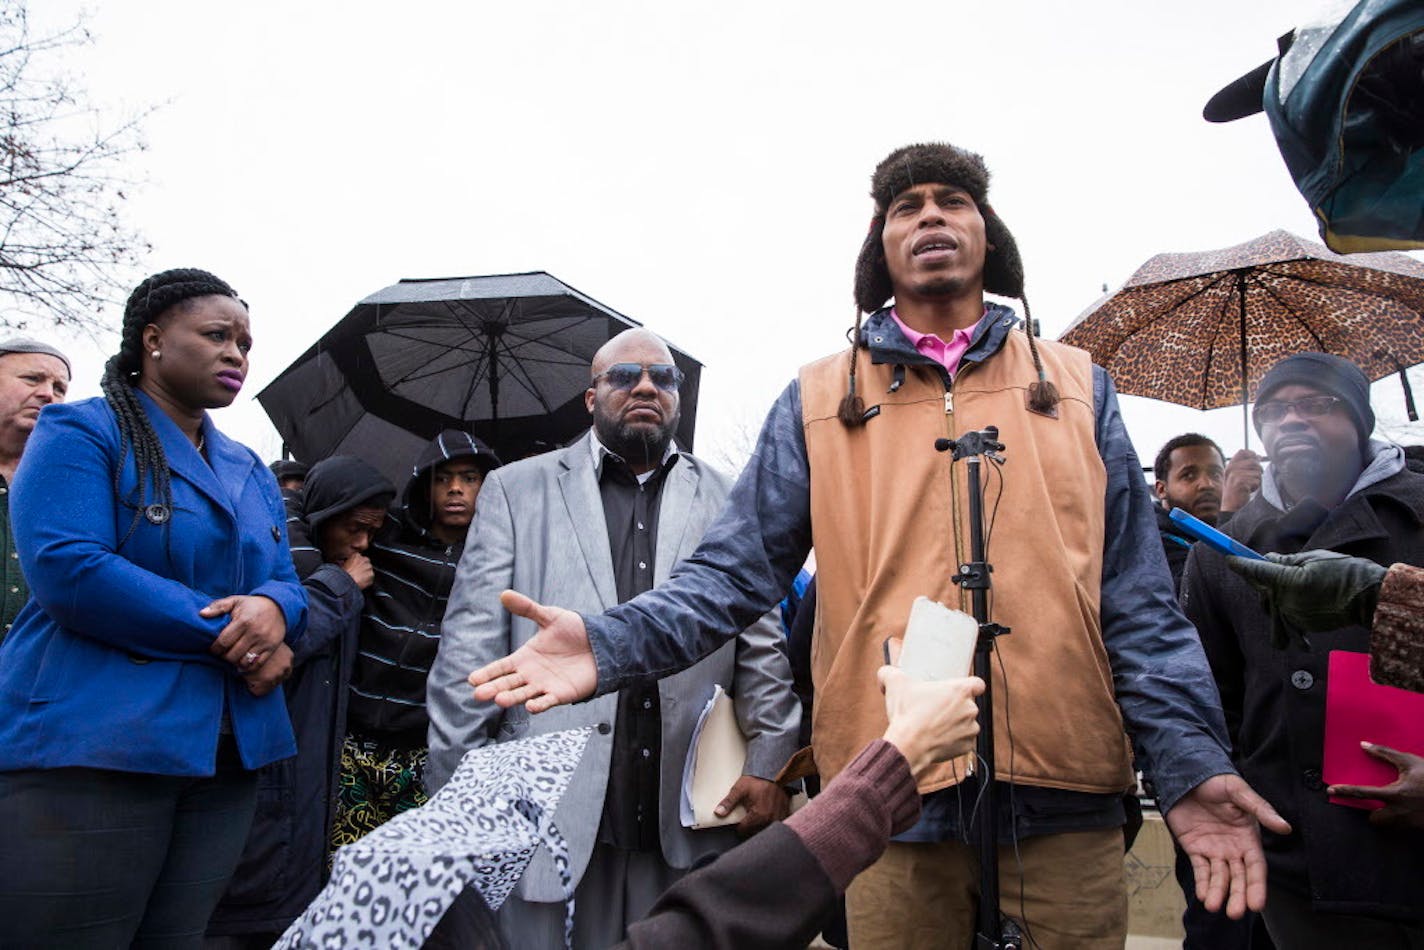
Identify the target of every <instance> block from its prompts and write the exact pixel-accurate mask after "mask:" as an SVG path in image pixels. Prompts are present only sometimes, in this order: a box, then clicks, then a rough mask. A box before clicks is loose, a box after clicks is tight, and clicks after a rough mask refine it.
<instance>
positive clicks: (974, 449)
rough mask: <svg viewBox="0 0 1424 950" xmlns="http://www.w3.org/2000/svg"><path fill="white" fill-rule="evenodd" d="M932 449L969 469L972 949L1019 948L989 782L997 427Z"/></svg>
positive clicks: (966, 573) (1000, 632)
mask: <svg viewBox="0 0 1424 950" xmlns="http://www.w3.org/2000/svg"><path fill="white" fill-rule="evenodd" d="M935 450H936V451H939V452H951V453H952V456H951V461H950V464H951V465H952V464H954V462H957V461H959V460H960V459H964V460H965V465H966V466H967V468H968V471H969V561H968V562H966V563H964V564H961V565H959V573H958V574H956V575H955V576H954V577H953V578H951V580H953V581H954V583H956V584H958V585H959V586H960V588H961V589H963V590H967V591H969V594H970V598H971V601H972V603H973V608H974V619H975V620H976V621H978V623H979V639H978V641H977V642H976V643H975V645H974V675H975V676H977V677H979V678H980V679H982V680H983V681H984V694H983V695H982V696H980V697H979V718H978V721H979V738H978V746H977V753H978V758H979V760H980V762H982V763H983V766H984V771H983V774H982V775H981V776H980V783H981V789H980V792H979V796H980V802H979V807H978V809H977V810H978V813H979V817H978V821H977V823H976V828H975V830H976V832H977V836H978V844H979V915H978V925H977V927H976V939H975V943H974V946H975V948H976V950H1020V948H1021V947H1022V946H1023V935H1022V933H1021V932H1020V930H1019V927H1018V924H1017V923H1016V922H1014V921H1013V920H1012V919H1010V918H1008V917H1005V916H1004V915H1003V913H1002V912H1001V911H1000V909H999V802H998V790H997V789H996V788H995V787H994V695H993V689H992V686H993V682H994V680H993V660H992V654H993V652H994V640H995V639H996V638H998V637H1001V636H1004V635H1005V634H1007V633H1008V632H1009V628H1008V627H1005V626H1001V625H1000V624H997V623H992V622H990V620H989V588H990V586H991V581H990V579H989V575H990V574H991V573H993V570H994V568H993V566H992V565H990V564H989V562H988V560H987V559H986V558H987V551H986V549H985V541H984V499H983V493H982V481H981V478H980V466H981V465H982V464H983V458H982V457H984V456H987V457H989V458H991V459H997V458H998V455H997V454H996V453H998V452H1002V451H1004V445H1003V443H1001V442H1000V441H999V430H998V428H996V427H995V426H985V427H984V428H983V429H979V430H976V431H973V432H966V433H964V434H963V435H962V436H960V437H959V438H958V439H936V440H935Z"/></svg>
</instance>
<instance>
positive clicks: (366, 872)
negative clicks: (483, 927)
mask: <svg viewBox="0 0 1424 950" xmlns="http://www.w3.org/2000/svg"><path fill="white" fill-rule="evenodd" d="M589 734H590V730H589V729H586V728H585V729H570V730H566V731H563V732H553V733H549V734H547V735H542V736H536V737H533V738H529V739H522V740H519V741H515V742H506V743H501V744H499V745H491V746H485V747H484V748H481V749H475V750H473V751H471V752H469V753H467V754H466V755H465V758H464V760H463V761H462V762H461V763H460V767H459V768H458V769H456V770H455V774H454V775H453V776H452V777H451V778H450V782H449V783H448V784H447V785H446V786H445V787H444V788H442V789H441V790H440V791H439V792H438V793H437V794H436V795H435V797H434V798H432V799H430V801H429V802H427V803H426V804H425V805H423V806H422V807H420V808H414V809H411V810H410V811H406V812H402V813H401V814H399V815H397V816H396V817H395V818H392V819H391V820H390V821H388V822H386V823H385V824H384V825H382V826H380V827H379V828H377V829H376V830H375V831H373V832H371V833H370V834H368V835H366V836H365V837H364V838H362V839H361V840H360V841H358V842H356V843H355V844H350V845H347V846H345V847H343V848H341V849H340V850H339V851H337V853H336V863H335V866H334V868H333V870H332V875H331V880H330V881H329V882H328V883H327V885H326V887H325V888H324V889H323V890H322V892H321V893H320V894H318V895H317V897H316V899H315V900H314V901H312V903H311V904H310V905H309V906H308V907H307V909H306V910H305V911H304V912H303V913H302V916H301V917H299V918H297V920H296V921H295V922H293V924H292V925H291V926H290V927H289V928H287V932H286V933H284V934H283V935H282V939H281V940H280V941H278V943H277V944H276V945H275V948H274V950H297V948H301V950H335V948H346V947H380V948H383V950H385V948H391V950H396V948H410V950H416V948H419V947H420V946H421V945H422V944H424V942H425V940H426V938H427V937H429V936H430V932H431V931H432V930H433V929H434V928H435V925H436V923H438V922H439V920H440V918H441V917H443V916H444V915H445V911H446V910H448V909H449V907H450V905H451V904H452V903H453V902H454V900H455V898H456V897H458V896H459V894H460V892H461V891H463V890H464V889H465V888H467V887H473V888H475V889H476V890H478V892H479V894H480V896H481V897H482V898H484V901H485V904H486V905H488V907H489V908H490V910H492V911H493V910H497V909H498V908H499V907H500V905H501V904H503V903H504V901H505V899H506V898H507V897H509V894H510V892H511V891H512V890H513V889H514V885H515V884H516V883H518V881H519V878H520V875H522V874H523V873H524V869H525V868H526V867H528V865H529V861H530V859H531V858H533V857H534V849H535V848H537V847H538V846H539V845H540V844H543V845H544V846H545V847H547V848H548V849H549V852H550V853H551V854H552V855H553V858H554V867H555V869H556V870H557V872H558V874H559V879H560V881H561V882H562V883H563V888H564V901H565V910H564V945H565V946H566V947H567V946H569V945H570V943H571V941H572V937H573V910H574V907H573V882H572V876H571V875H570V873H569V854H568V845H567V843H566V842H565V841H564V838H563V836H562V835H561V834H559V831H558V829H557V828H556V827H555V826H554V822H553V815H554V811H555V809H556V808H557V806H558V804H559V799H560V798H562V797H563V794H564V791H565V790H566V789H567V788H568V785H569V780H570V779H571V778H572V777H573V773H574V769H575V768H576V767H577V766H578V763H579V759H580V757H581V756H582V755H583V749H584V746H585V745H586V744H587V742H588V737H589Z"/></svg>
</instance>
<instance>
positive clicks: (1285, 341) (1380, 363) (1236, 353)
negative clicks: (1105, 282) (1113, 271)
mask: <svg viewBox="0 0 1424 950" xmlns="http://www.w3.org/2000/svg"><path fill="white" fill-rule="evenodd" d="M1059 339H1060V340H1061V341H1062V342H1064V343H1068V344H1070V345H1072V346H1076V347H1079V348H1081V349H1084V350H1087V351H1088V352H1089V353H1091V354H1092V356H1093V361H1094V362H1096V363H1098V364H1099V365H1101V366H1102V367H1103V368H1104V369H1106V370H1107V371H1108V372H1109V373H1110V374H1111V375H1112V377H1113V380H1114V381H1115V382H1116V384H1117V388H1118V390H1119V391H1121V392H1124V393H1130V394H1132V395H1134V396H1146V397H1148V398H1149V399H1161V400H1163V401H1165V402H1171V403H1177V404H1178V405H1183V406H1190V407H1192V408H1195V409H1217V408H1221V407H1223V406H1235V405H1241V406H1243V407H1244V404H1245V402H1246V397H1247V395H1248V394H1251V393H1254V391H1255V387H1256V385H1257V384H1258V383H1259V382H1260V380H1261V376H1262V375H1263V374H1264V373H1265V372H1266V370H1267V369H1269V368H1270V367H1271V366H1272V365H1273V364H1274V363H1276V362H1277V361H1278V360H1280V359H1281V358H1282V357H1284V356H1289V355H1290V354H1292V353H1300V352H1305V351H1317V352H1323V353H1334V354H1336V355H1339V356H1344V357H1347V358H1349V359H1351V360H1353V361H1354V362H1355V363H1356V364H1358V365H1359V367H1360V368H1361V369H1362V370H1364V371H1365V374H1366V375H1367V376H1369V378H1370V379H1372V380H1373V379H1380V378H1381V377H1384V376H1388V375H1390V374H1391V373H1402V372H1403V370H1404V368H1405V367H1408V366H1412V365H1414V364H1416V363H1424V264H1421V263H1420V262H1419V261H1416V260H1414V259H1413V258H1411V257H1408V256H1406V255H1404V254H1394V253H1382V254H1351V255H1348V256H1345V255H1340V254H1336V253H1334V252H1332V251H1330V250H1327V249H1326V248H1325V247H1323V246H1322V245H1319V244H1315V243H1313V242H1311V241H1305V240H1302V239H1301V238H1298V237H1296V236H1295V235H1293V234H1290V233H1288V232H1286V231H1272V232H1271V233H1270V234H1266V235H1264V236H1262V237H1259V238H1256V239H1255V240H1253V241H1247V242H1246V243H1245V244H1238V245H1236V246H1235V247H1228V248H1225V249H1222V250H1217V251H1203V252H1200V253H1192V254H1158V255H1157V256H1156V257H1153V258H1152V259H1151V260H1149V261H1148V262H1147V263H1146V264H1144V265H1142V267H1140V268H1139V269H1138V270H1137V273H1135V274H1133V275H1132V277H1131V278H1130V279H1129V280H1128V281H1127V283H1126V284H1124V285H1123V286H1122V289H1120V290H1118V291H1117V292H1116V293H1114V294H1111V295H1109V296H1106V297H1104V298H1103V299H1101V300H1099V301H1098V302H1097V303H1095V304H1094V305H1093V306H1092V307H1090V308H1088V310H1087V311H1085V312H1084V313H1083V314H1082V315H1081V316H1079V317H1078V319H1077V320H1075V321H1074V322H1073V324H1072V326H1070V327H1069V328H1068V329H1067V330H1066V331H1064V333H1063V335H1062V336H1061V337H1060V338H1059ZM1243 364H1244V370H1245V372H1244V373H1243Z"/></svg>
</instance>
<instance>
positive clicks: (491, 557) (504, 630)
mask: <svg viewBox="0 0 1424 950" xmlns="http://www.w3.org/2000/svg"><path fill="white" fill-rule="evenodd" d="M468 538H469V540H468V541H466V543H465V550H464V552H463V553H462V554H461V556H460V566H459V567H458V568H457V569H456V571H455V582H454V585H453V586H452V588H451V590H450V601H449V604H448V605H447V607H446V609H445V620H444V622H443V623H442V624H441V629H440V650H439V652H438V653H437V654H436V657H435V664H434V665H433V666H432V667H431V668H430V676H429V678H428V679H427V680H426V686H425V702H426V708H427V711H428V712H429V714H430V730H429V734H428V738H429V743H430V758H429V761H428V762H427V763H426V766H425V783H426V787H427V788H428V789H429V790H430V792H431V793H434V792H435V791H437V790H438V789H439V788H440V787H441V786H443V785H444V784H445V783H446V782H448V781H449V780H450V776H451V775H453V774H454V772H455V768H456V767H457V766H458V765H459V764H460V760H461V759H462V758H464V755H465V753H466V752H468V751H469V750H471V749H474V748H478V747H480V746H483V745H485V744H487V743H489V742H491V741H493V736H494V734H495V731H496V730H498V729H499V726H500V722H501V720H502V718H503V713H502V712H501V711H500V709H499V707H498V706H496V705H495V704H494V703H477V702H475V698H474V691H473V690H472V689H471V688H470V684H469V683H468V682H467V681H466V677H467V676H469V673H470V670H475V669H479V668H480V667H481V666H484V665H485V664H486V663H490V662H493V661H494V660H497V659H499V658H500V657H502V656H504V655H506V654H507V653H509V651H510V650H511V649H512V648H513V644H512V643H511V641H510V617H509V613H508V612H507V611H506V610H505V609H504V608H503V607H501V606H500V603H499V595H500V592H501V591H503V590H505V589H506V588H508V587H511V586H512V585H513V580H514V526H513V520H512V518H511V515H510V508H509V499H508V497H507V496H506V495H505V492H504V483H503V481H502V480H501V479H500V477H499V472H498V471H495V472H491V473H490V476H489V478H487V479H486V480H485V484H484V487H483V488H482V489H481V490H480V495H479V498H478V500H477V501H476V504H475V520H474V522H473V523H472V524H471V525H470V530H469V535H468Z"/></svg>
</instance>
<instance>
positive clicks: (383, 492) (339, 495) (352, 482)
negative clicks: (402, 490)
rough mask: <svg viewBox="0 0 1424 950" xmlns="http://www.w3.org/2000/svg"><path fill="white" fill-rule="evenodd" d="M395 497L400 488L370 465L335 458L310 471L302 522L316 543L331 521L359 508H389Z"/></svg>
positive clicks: (347, 457) (303, 490)
mask: <svg viewBox="0 0 1424 950" xmlns="http://www.w3.org/2000/svg"><path fill="white" fill-rule="evenodd" d="M395 496H396V488H395V486H394V485H392V484H391V483H390V480H389V479H387V478H386V476H384V475H382V474H381V473H380V472H378V471H376V470H375V469H374V468H372V467H371V466H370V465H368V464H367V463H365V462H363V461H361V460H360V459H358V458H356V457H354V456H351V455H333V456H332V457H331V458H329V459H324V460H322V461H320V462H317V463H316V464H315V465H313V466H312V467H311V471H309V472H307V480H306V485H305V486H303V488H302V519H303V520H304V521H306V523H307V526H308V527H309V528H310V529H311V531H312V537H313V540H315V537H316V531H317V529H318V528H319V527H320V526H321V524H322V523H323V522H324V521H326V520H327V519H329V518H332V517H334V516H336V515H339V514H341V513H342V512H344V511H350V510H351V509H352V508H355V507H356V506H357V505H376V506H379V507H381V508H385V507H387V506H388V505H390V503H391V500H392V499H393V498H395Z"/></svg>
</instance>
